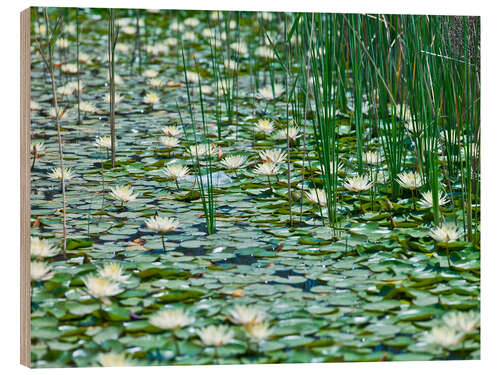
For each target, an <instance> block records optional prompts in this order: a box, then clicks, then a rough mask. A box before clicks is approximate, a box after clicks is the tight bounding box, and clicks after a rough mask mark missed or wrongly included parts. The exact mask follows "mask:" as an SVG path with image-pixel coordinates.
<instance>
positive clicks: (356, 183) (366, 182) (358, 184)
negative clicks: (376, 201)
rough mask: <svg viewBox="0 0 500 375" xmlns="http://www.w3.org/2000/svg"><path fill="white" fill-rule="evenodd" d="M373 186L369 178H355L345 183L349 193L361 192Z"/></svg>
mask: <svg viewBox="0 0 500 375" xmlns="http://www.w3.org/2000/svg"><path fill="white" fill-rule="evenodd" d="M372 186H373V182H370V179H369V177H368V176H354V177H351V178H348V179H347V180H346V181H345V182H344V187H345V188H346V189H347V190H349V191H354V192H360V191H363V190H368V189H370V188H371V187H372Z"/></svg>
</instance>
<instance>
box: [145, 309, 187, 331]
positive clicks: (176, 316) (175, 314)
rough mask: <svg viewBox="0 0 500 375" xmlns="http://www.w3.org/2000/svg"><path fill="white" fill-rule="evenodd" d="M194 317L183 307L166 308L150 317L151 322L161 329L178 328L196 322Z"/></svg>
mask: <svg viewBox="0 0 500 375" xmlns="http://www.w3.org/2000/svg"><path fill="white" fill-rule="evenodd" d="M194 321H195V319H194V317H192V316H190V315H189V314H188V313H187V312H186V311H184V310H183V309H166V310H162V311H159V312H157V313H156V314H154V315H153V316H151V317H150V318H149V322H150V323H151V324H152V325H154V326H155V327H158V328H161V329H171V330H176V329H178V328H182V327H186V326H188V325H190V324H192V323H194Z"/></svg>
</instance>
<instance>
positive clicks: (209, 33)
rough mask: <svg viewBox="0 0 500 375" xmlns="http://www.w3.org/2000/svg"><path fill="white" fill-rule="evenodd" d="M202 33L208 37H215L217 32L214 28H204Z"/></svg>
mask: <svg viewBox="0 0 500 375" xmlns="http://www.w3.org/2000/svg"><path fill="white" fill-rule="evenodd" d="M201 35H202V36H203V37H204V38H206V39H215V32H214V31H213V30H212V29H203V31H202V32H201Z"/></svg>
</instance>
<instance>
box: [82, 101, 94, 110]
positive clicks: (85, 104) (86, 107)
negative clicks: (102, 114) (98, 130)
mask: <svg viewBox="0 0 500 375" xmlns="http://www.w3.org/2000/svg"><path fill="white" fill-rule="evenodd" d="M80 111H82V112H86V113H96V112H97V108H96V106H95V105H94V104H92V103H91V102H85V101H81V102H80Z"/></svg>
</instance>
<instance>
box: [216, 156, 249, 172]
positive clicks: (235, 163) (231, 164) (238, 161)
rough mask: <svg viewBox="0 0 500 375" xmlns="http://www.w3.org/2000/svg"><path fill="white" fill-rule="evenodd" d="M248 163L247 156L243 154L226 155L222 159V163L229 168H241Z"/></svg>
mask: <svg viewBox="0 0 500 375" xmlns="http://www.w3.org/2000/svg"><path fill="white" fill-rule="evenodd" d="M245 163H246V158H245V157H244V156H241V155H231V156H226V157H225V158H224V159H222V160H221V164H222V165H223V166H224V167H226V169H229V170H235V169H238V168H241V167H243V166H244V164H245Z"/></svg>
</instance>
